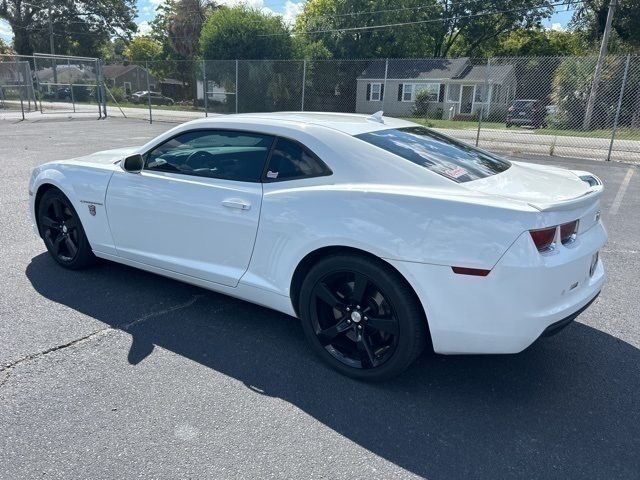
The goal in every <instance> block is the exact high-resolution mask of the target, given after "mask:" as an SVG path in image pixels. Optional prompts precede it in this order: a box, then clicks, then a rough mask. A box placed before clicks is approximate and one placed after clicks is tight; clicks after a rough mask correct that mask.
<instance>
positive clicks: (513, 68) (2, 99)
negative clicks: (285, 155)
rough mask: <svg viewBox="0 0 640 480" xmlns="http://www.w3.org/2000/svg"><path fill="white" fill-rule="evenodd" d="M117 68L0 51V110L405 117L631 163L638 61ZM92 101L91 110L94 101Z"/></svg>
mask: <svg viewBox="0 0 640 480" xmlns="http://www.w3.org/2000/svg"><path fill="white" fill-rule="evenodd" d="M597 60H598V59H597V57H596V56H585V57H509V58H490V59H474V58H467V57H462V58H450V59H441V58H438V59H433V58H432V59H373V60H195V61H164V60H163V61H156V62H143V63H118V64H111V65H102V62H101V61H100V60H99V59H95V58H81V57H57V56H47V55H37V54H36V55H34V56H32V57H20V56H6V55H5V56H0V114H1V112H2V111H3V109H4V110H9V109H12V110H21V111H23V112H27V113H28V112H33V111H35V110H37V111H39V112H40V113H49V112H69V113H73V112H76V113H78V112H95V113H97V114H98V117H99V118H100V117H102V116H106V113H107V106H109V113H110V115H113V116H125V117H127V118H140V119H145V120H148V121H150V122H153V121H167V122H182V121H187V120H192V119H195V118H201V117H203V116H210V115H223V114H232V113H246V112H273V111H325V112H345V113H361V114H372V113H375V112H377V111H380V110H382V111H384V114H385V115H387V116H393V117H400V118H407V119H410V120H412V121H415V122H418V123H421V124H424V125H426V126H428V127H430V128H434V129H436V130H438V131H442V132H444V133H447V134H449V135H452V136H454V137H456V138H459V139H462V140H464V141H467V142H470V143H473V144H475V145H478V146H480V147H482V148H485V149H488V150H491V151H496V152H501V153H507V154H512V155H518V154H523V155H526V154H541V155H551V156H569V157H580V158H593V159H607V160H620V161H636V162H637V161H640V56H638V55H622V56H615V55H610V56H607V57H606V58H605V59H604V62H603V64H602V69H601V76H600V80H599V81H598V82H597V83H596V82H594V73H595V71H596V64H597ZM101 104H102V110H101V109H100V105H101Z"/></svg>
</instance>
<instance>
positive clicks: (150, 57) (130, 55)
mask: <svg viewBox="0 0 640 480" xmlns="http://www.w3.org/2000/svg"><path fill="white" fill-rule="evenodd" d="M161 54H162V45H160V43H159V42H157V41H156V40H154V39H153V38H152V37H150V36H147V35H141V36H139V37H135V38H134V39H133V40H131V41H130V42H129V44H128V45H127V46H126V48H125V49H124V51H123V52H122V55H123V56H124V58H126V59H127V60H129V61H131V62H133V63H141V62H153V61H155V60H161V57H160V55H161Z"/></svg>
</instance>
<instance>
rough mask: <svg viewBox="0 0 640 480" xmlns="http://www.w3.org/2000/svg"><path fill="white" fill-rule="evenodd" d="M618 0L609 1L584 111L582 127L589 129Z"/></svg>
mask: <svg viewBox="0 0 640 480" xmlns="http://www.w3.org/2000/svg"><path fill="white" fill-rule="evenodd" d="M617 3H618V2H617V0H611V1H610V2H609V12H608V13H607V22H606V24H605V26H604V34H603V35H602V43H601V44H600V53H599V54H598V62H597V63H596V71H595V72H594V73H593V84H592V85H591V92H590V93H589V100H588V101H587V109H586V111H585V113H584V123H583V124H582V128H583V129H584V130H589V129H590V128H591V117H593V107H594V106H595V103H596V97H597V96H598V87H599V86H600V77H601V76H602V64H603V63H604V58H605V57H606V56H607V46H608V45H609V35H610V34H611V22H612V21H613V14H614V12H615V10H616V5H617Z"/></svg>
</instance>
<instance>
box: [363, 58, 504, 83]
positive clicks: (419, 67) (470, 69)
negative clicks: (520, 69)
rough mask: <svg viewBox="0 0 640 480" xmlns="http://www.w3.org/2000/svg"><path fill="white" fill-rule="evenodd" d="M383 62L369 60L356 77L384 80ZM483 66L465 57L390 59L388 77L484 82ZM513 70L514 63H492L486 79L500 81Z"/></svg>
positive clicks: (484, 70) (485, 72)
mask: <svg viewBox="0 0 640 480" xmlns="http://www.w3.org/2000/svg"><path fill="white" fill-rule="evenodd" d="M385 66H386V65H385V61H383V60H375V61H372V62H371V63H369V65H367V67H366V68H365V69H364V70H363V72H362V73H361V74H360V75H359V76H358V78H360V79H365V78H367V79H383V78H384V73H385ZM486 68H487V67H486V65H473V64H472V63H471V60H470V59H469V58H468V57H461V58H427V59H404V60H398V59H390V60H389V67H388V70H387V78H393V79H407V80H409V79H410V80H441V79H452V80H463V79H464V80H469V81H475V82H479V81H484V80H485V79H486V74H487V70H486ZM512 71H513V65H492V66H491V67H490V68H489V79H490V80H492V81H494V82H502V81H504V79H505V78H506V77H507V76H508V75H509V74H510V73H511V72H512Z"/></svg>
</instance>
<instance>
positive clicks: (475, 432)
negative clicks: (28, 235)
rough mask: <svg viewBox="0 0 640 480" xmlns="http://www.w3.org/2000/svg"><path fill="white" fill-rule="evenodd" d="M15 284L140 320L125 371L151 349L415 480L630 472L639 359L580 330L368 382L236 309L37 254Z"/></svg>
mask: <svg viewBox="0 0 640 480" xmlns="http://www.w3.org/2000/svg"><path fill="white" fill-rule="evenodd" d="M26 274H27V276H28V278H29V280H30V281H31V283H32V284H33V286H34V287H35V288H36V290H37V291H38V292H40V293H41V294H42V295H43V296H45V297H46V298H48V299H50V300H52V301H54V302H59V303H62V304H64V305H67V306H69V307H71V308H73V309H76V310H78V311H80V312H83V313H85V314H87V315H89V316H91V317H94V318H96V319H98V320H100V321H102V322H104V323H105V324H108V325H110V326H112V327H114V328H123V326H124V325H127V324H130V323H131V322H135V321H136V320H144V321H139V322H138V323H135V324H134V325H133V326H131V327H129V328H128V329H127V332H128V333H130V334H131V335H132V337H133V341H132V346H131V349H130V351H129V352H128V358H129V361H130V362H131V363H132V364H136V363H138V362H140V361H141V360H143V359H144V358H145V357H146V356H147V355H149V354H153V346H154V345H158V346H162V347H163V348H165V349H169V350H171V351H173V352H175V353H177V354H179V355H183V356H184V357H186V358H189V359H191V360H193V361H195V362H198V363H200V364H202V365H205V366H207V367H209V368H212V369H215V370H217V371H219V372H222V373H224V374H225V375H229V376H232V377H234V378H236V379H238V380H240V381H242V382H244V384H245V385H247V387H248V388H251V389H253V390H255V391H258V392H261V393H263V394H264V395H270V396H275V397H279V398H282V399H283V400H285V401H287V402H290V403H292V404H293V405H295V406H296V407H298V408H300V409H302V410H303V411H304V412H306V413H307V414H309V415H311V416H313V417H314V418H316V419H317V420H318V421H320V422H322V423H323V424H325V425H327V426H328V427H329V428H331V429H333V430H334V431H336V432H338V433H339V434H341V435H343V436H345V437H346V438H348V439H350V440H351V441H353V442H356V443H357V444H358V445H360V446H362V447H364V448H366V449H368V450H369V451H371V452H373V453H375V454H376V455H379V456H380V457H382V458H385V459H386V460H388V461H390V462H393V463H394V464H396V465H398V466H400V467H402V468H405V469H407V470H409V471H411V472H413V473H416V474H418V475H422V476H425V477H428V478H431V479H452V478H491V479H496V478H508V477H519V478H558V477H562V478H632V477H635V478H637V475H638V472H639V471H640V460H639V458H640V454H639V452H640V398H639V392H640V351H639V350H638V349H637V348H635V347H633V346H631V345H629V344H627V343H625V342H623V341H621V340H619V339H617V338H615V337H612V336H610V335H608V334H606V333H603V332H601V331H599V330H596V329H593V328H590V327H588V326H585V325H584V324H581V323H575V324H574V325H571V326H569V327H568V328H567V329H566V330H565V331H563V332H562V333H560V334H559V335H557V336H555V337H552V338H549V339H544V340H542V341H541V342H538V343H537V344H535V345H534V346H532V347H531V348H530V349H528V350H527V351H525V352H524V353H522V354H519V355H510V356H467V357H441V356H432V355H425V356H423V358H421V359H420V360H419V361H418V362H417V363H416V364H415V365H414V366H413V367H412V368H411V369H410V370H408V371H407V372H406V373H405V374H404V375H402V376H401V377H400V378H398V379H396V380H393V381H390V382H387V383H383V384H366V383H361V382H357V381H354V380H350V379H348V378H345V377H343V376H341V375H339V374H337V373H335V372H333V371H332V370H329V369H328V368H326V367H325V366H324V365H323V364H322V363H321V362H320V361H318V360H317V359H316V358H315V357H314V356H313V355H312V353H311V352H310V350H309V349H308V348H307V346H306V344H305V340H304V338H303V335H302V331H301V328H300V327H299V324H298V321H297V320H295V319H293V318H291V317H288V316H286V315H281V314H278V313H275V312H272V311H270V310H267V309H264V308H261V307H257V306H254V305H252V304H249V303H246V302H242V301H239V300H234V299H231V298H229V297H226V296H223V295H218V294H215V293H211V292H206V291H204V290H201V289H198V288H196V287H191V286H188V285H185V284H182V283H179V282H175V281H173V280H170V279H166V278H163V277H159V276H156V275H152V274H148V273H145V272H141V271H138V270H134V269H131V268H127V267H124V266H120V265H117V264H112V263H106V262H105V263H103V264H101V265H99V266H97V267H96V268H94V269H91V270H86V271H83V272H71V271H66V270H63V269H61V268H60V267H58V266H57V265H55V264H54V262H53V261H52V260H51V259H50V258H49V257H48V256H47V255H46V254H42V255H39V256H37V257H35V258H33V259H32V261H31V263H30V265H29V266H28V267H27V271H26ZM198 295H203V296H202V297H197V296H198ZM194 299H195V300H194ZM191 303H192V304H191ZM175 305H182V306H186V307H185V308H183V309H172V307H173V306H175ZM189 305H190V306H189ZM154 312H155V313H154ZM145 319H146V320H145ZM514 321H516V320H514Z"/></svg>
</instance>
